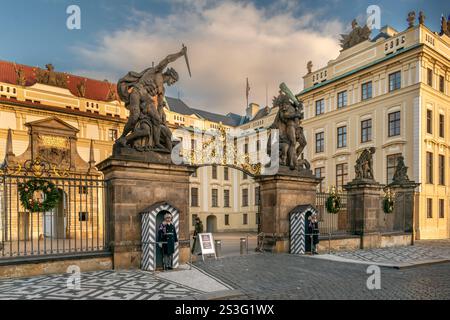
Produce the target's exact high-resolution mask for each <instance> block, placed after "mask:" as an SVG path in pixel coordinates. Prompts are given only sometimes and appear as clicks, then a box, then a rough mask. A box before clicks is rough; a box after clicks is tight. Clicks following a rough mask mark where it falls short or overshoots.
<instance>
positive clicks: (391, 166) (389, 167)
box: [386, 153, 402, 184]
mask: <svg viewBox="0 0 450 320" xmlns="http://www.w3.org/2000/svg"><path fill="white" fill-rule="evenodd" d="M401 155H402V154H401V153H397V154H391V155H388V156H387V157H386V181H387V184H389V183H391V182H392V179H393V178H394V173H395V168H396V167H397V159H398V158H399V157H400V156H401Z"/></svg>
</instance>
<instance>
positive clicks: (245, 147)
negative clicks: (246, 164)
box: [244, 143, 248, 154]
mask: <svg viewBox="0 0 450 320" xmlns="http://www.w3.org/2000/svg"><path fill="white" fill-rule="evenodd" d="M247 153H248V143H246V144H244V154H247Z"/></svg>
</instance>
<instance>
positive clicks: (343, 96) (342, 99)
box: [337, 91, 347, 108]
mask: <svg viewBox="0 0 450 320" xmlns="http://www.w3.org/2000/svg"><path fill="white" fill-rule="evenodd" d="M337 98H338V105H337V107H338V108H343V107H345V106H347V91H342V92H339V93H338V95H337Z"/></svg>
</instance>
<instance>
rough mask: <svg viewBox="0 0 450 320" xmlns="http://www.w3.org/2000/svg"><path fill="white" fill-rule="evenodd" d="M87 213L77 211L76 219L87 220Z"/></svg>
mask: <svg viewBox="0 0 450 320" xmlns="http://www.w3.org/2000/svg"><path fill="white" fill-rule="evenodd" d="M88 216H89V214H88V213H87V212H86V211H82V212H78V221H88V218H89V217H88Z"/></svg>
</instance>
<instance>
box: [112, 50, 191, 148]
mask: <svg viewBox="0 0 450 320" xmlns="http://www.w3.org/2000/svg"><path fill="white" fill-rule="evenodd" d="M183 56H184V57H185V59H186V63H187V65H188V70H190V69H189V64H188V60H187V48H186V47H185V46H184V45H183V47H182V49H181V51H179V52H177V53H174V54H170V55H168V56H167V57H166V58H164V59H163V60H162V61H161V62H160V63H158V64H157V65H156V66H152V67H149V68H147V69H145V70H144V71H142V72H140V73H138V72H133V71H130V72H128V73H127V75H125V76H124V77H123V78H121V79H120V80H119V81H118V83H117V92H118V95H119V97H120V99H121V100H122V101H123V102H125V107H126V108H127V109H128V110H129V111H130V115H129V117H128V122H127V123H126V125H125V128H124V129H123V132H122V135H121V136H120V137H119V139H117V140H116V143H115V145H114V151H113V153H118V152H119V151H120V150H121V149H134V150H136V151H138V152H145V151H154V152H163V153H170V152H171V151H172V133H171V131H170V129H169V128H168V126H167V123H166V118H165V113H164V107H165V106H166V101H165V85H168V86H171V85H173V84H174V83H175V82H177V81H178V79H179V75H178V73H177V72H176V71H175V69H173V68H167V66H168V65H169V64H170V63H172V62H174V61H175V60H177V59H178V58H180V57H183ZM166 68H167V69H166ZM189 73H190V71H189Z"/></svg>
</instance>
